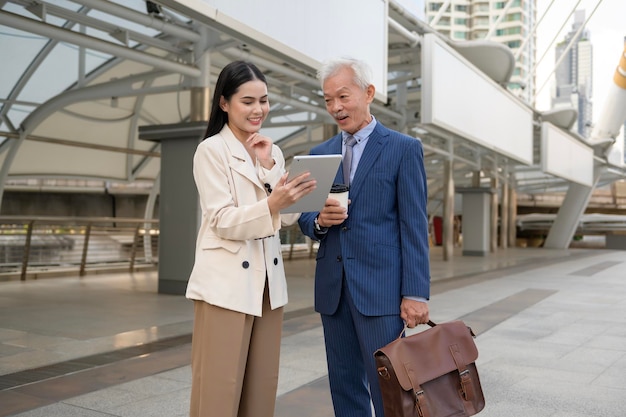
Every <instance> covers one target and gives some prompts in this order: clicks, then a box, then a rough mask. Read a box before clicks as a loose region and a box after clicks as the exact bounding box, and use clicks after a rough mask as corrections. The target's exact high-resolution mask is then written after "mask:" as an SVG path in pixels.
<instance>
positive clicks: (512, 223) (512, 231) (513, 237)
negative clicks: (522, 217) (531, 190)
mask: <svg viewBox="0 0 626 417" xmlns="http://www.w3.org/2000/svg"><path fill="white" fill-rule="evenodd" d="M516 245H517V190H516V189H515V188H513V187H509V247H511V248H514V247H515V246H516Z"/></svg>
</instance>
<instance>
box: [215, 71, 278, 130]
mask: <svg viewBox="0 0 626 417" xmlns="http://www.w3.org/2000/svg"><path fill="white" fill-rule="evenodd" d="M253 80H260V81H263V82H264V83H265V84H266V85H267V81H266V80H265V76H264V75H263V73H262V72H261V71H260V70H259V69H258V68H257V67H256V65H254V64H253V63H251V62H246V61H233V62H231V63H230V64H228V65H226V66H225V67H224V68H223V69H222V71H221V72H220V75H219V77H217V83H216V84H215V91H214V92H213V101H212V102H211V114H210V116H209V124H208V126H207V129H206V133H205V134H204V137H205V138H208V137H211V136H213V135H215V134H217V133H219V132H220V131H221V130H222V128H223V127H224V125H225V124H226V123H228V113H226V112H225V111H224V110H222V108H221V107H220V98H221V97H224V100H226V101H229V100H230V99H231V97H232V96H233V94H235V93H236V92H237V90H239V86H240V85H241V84H243V83H247V82H248V81H253Z"/></svg>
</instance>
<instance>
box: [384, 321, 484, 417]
mask: <svg viewBox="0 0 626 417" xmlns="http://www.w3.org/2000/svg"><path fill="white" fill-rule="evenodd" d="M428 325H429V326H431V328H430V329H427V330H424V331H422V332H421V333H417V334H414V335H411V336H407V337H402V334H401V335H400V337H399V338H398V339H396V340H394V341H393V342H391V343H389V344H388V345H387V346H384V347H382V348H380V349H378V350H377V351H376V352H375V353H374V358H375V360H376V366H377V368H378V382H379V384H380V388H381V391H382V395H383V406H384V409H385V417H466V416H471V415H474V414H476V413H478V412H479V411H481V410H482V409H483V408H484V407H485V398H484V396H483V391H482V387H481V385H480V379H479V378H478V371H477V369H476V364H475V361H476V359H477V358H478V349H477V348H476V345H475V344H474V339H473V338H474V337H475V336H474V333H473V332H472V329H470V328H469V327H467V326H466V325H465V323H463V322H462V321H460V320H457V321H451V322H447V323H441V324H435V323H433V322H432V321H429V322H428ZM405 330H406V329H405ZM402 333H404V331H403V332H402Z"/></svg>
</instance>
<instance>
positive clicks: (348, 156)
mask: <svg viewBox="0 0 626 417" xmlns="http://www.w3.org/2000/svg"><path fill="white" fill-rule="evenodd" d="M355 143H356V138H355V137H354V136H352V135H350V136H348V137H347V138H346V153H345V154H344V156H343V161H342V164H343V183H344V184H346V185H350V169H351V168H352V147H353V146H354V144H355Z"/></svg>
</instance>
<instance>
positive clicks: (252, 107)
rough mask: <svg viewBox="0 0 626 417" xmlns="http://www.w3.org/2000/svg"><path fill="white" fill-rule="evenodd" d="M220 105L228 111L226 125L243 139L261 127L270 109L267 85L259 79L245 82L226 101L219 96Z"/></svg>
mask: <svg viewBox="0 0 626 417" xmlns="http://www.w3.org/2000/svg"><path fill="white" fill-rule="evenodd" d="M220 107H221V108H222V110H224V111H225V112H226V113H228V127H230V130H232V132H233V133H234V134H235V136H236V137H237V138H238V139H239V140H243V141H245V140H246V139H248V137H249V136H250V134H251V133H255V132H258V131H259V130H260V129H261V125H262V124H263V121H264V120H265V119H266V118H267V114H268V113H269V111H270V103H269V99H268V97H267V85H265V83H264V82H263V81H260V80H252V81H248V82H245V83H243V84H241V85H240V86H239V89H238V90H237V92H236V93H235V94H233V95H232V97H231V98H230V100H228V101H226V100H225V99H224V97H221V98H220Z"/></svg>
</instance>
